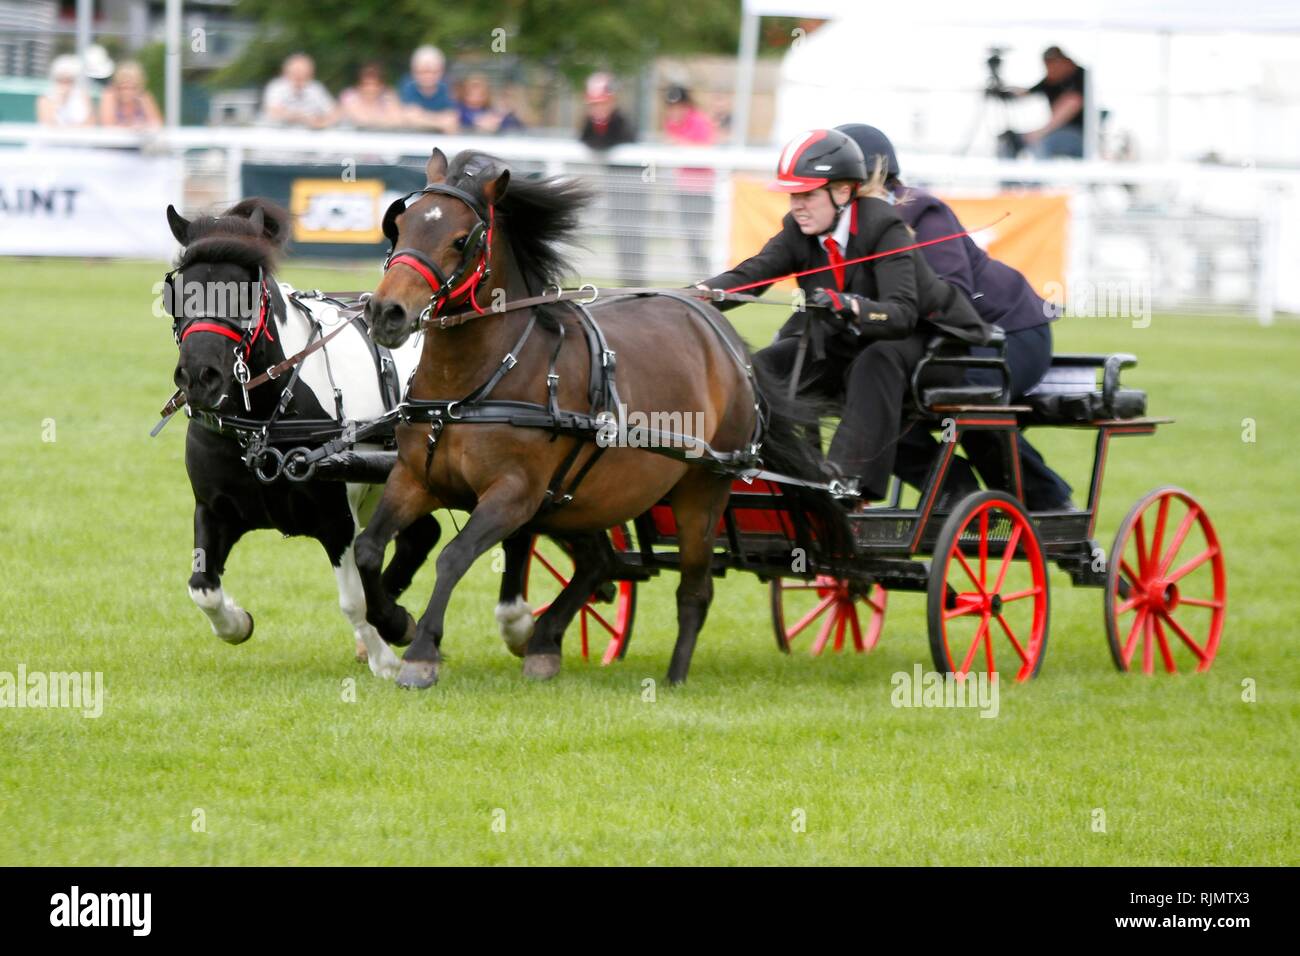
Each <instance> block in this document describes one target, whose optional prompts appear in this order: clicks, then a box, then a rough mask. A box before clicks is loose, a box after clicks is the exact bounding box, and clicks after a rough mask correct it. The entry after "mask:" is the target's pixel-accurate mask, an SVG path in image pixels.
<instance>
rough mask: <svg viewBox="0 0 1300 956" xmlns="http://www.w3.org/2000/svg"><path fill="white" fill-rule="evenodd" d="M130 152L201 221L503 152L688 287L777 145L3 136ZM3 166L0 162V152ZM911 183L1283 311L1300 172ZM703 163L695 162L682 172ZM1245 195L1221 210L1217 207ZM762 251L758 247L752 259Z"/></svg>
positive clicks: (401, 136) (1179, 284)
mask: <svg viewBox="0 0 1300 956" xmlns="http://www.w3.org/2000/svg"><path fill="white" fill-rule="evenodd" d="M6 142H7V143H14V144H21V143H45V144H51V143H59V142H63V143H68V144H79V145H101V146H111V147H122V146H129V145H134V146H137V147H138V148H141V149H144V150H147V151H150V152H165V153H168V154H170V155H174V156H176V157H177V158H178V159H179V161H180V162H181V163H182V164H183V169H184V183H185V186H184V195H183V196H179V197H164V196H160V197H159V201H160V203H161V202H165V201H173V202H178V204H179V205H181V206H182V208H184V209H185V210H187V211H188V212H189V213H194V212H198V211H204V210H213V209H216V208H218V207H221V206H222V205H224V204H228V203H230V202H232V201H234V200H235V199H237V198H239V193H240V169H241V167H242V165H243V164H244V163H245V162H246V161H248V162H251V161H254V160H256V161H257V162H259V163H265V162H282V163H314V164H326V165H332V164H338V166H339V168H340V169H342V168H344V166H345V164H347V163H349V162H353V163H358V162H379V163H383V164H404V165H414V166H422V165H423V163H424V161H425V158H426V157H427V156H428V152H429V149H430V148H431V146H433V145H435V144H436V145H438V146H440V147H441V148H442V149H443V150H444V152H446V153H447V154H448V155H452V154H454V153H455V152H456V151H458V150H460V149H466V148H475V149H483V150H486V151H488V152H492V153H494V154H496V155H498V156H501V157H502V158H504V159H507V160H509V161H510V162H511V164H512V166H513V167H514V169H515V171H516V173H517V174H523V175H527V174H529V173H544V174H565V175H573V176H580V177H582V178H583V179H584V180H585V181H587V182H589V183H590V184H591V186H592V189H593V191H594V193H595V197H596V199H595V202H594V203H593V205H592V207H591V208H590V209H589V211H588V214H587V216H588V218H587V221H586V222H585V223H584V227H583V230H582V232H583V248H582V249H580V250H577V251H576V255H577V258H578V261H579V262H580V264H581V272H582V274H583V275H584V276H585V277H589V278H592V279H598V280H600V281H605V282H610V281H617V282H625V283H629V284H641V283H656V284H683V283H686V282H689V281H692V280H695V279H699V278H702V277H705V276H707V275H710V274H713V273H715V272H720V271H723V270H724V269H725V268H727V267H728V266H729V265H730V264H731V259H732V256H733V251H732V250H731V248H730V245H731V238H730V237H731V219H732V212H733V210H732V208H731V204H732V176H733V174H734V173H737V172H740V173H766V172H768V171H770V169H771V168H772V166H773V164H774V163H775V159H776V151H775V150H774V149H771V148H757V147H750V148H743V149H736V148H725V147H724V148H697V149H684V148H680V147H673V146H666V145H658V144H645V145H641V144H633V145H628V146H622V147H619V148H617V149H615V150H611V151H610V152H609V153H607V154H602V155H599V156H598V155H596V154H593V153H592V152H591V151H589V150H587V149H586V148H585V147H583V146H582V145H581V144H579V143H576V142H567V141H563V140H556V139H546V138H536V137H527V136H521V137H510V138H485V137H456V136H450V137H441V136H440V137H437V138H434V137H431V136H426V135H415V134H405V133H392V134H388V133H363V132H355V131H347V130H328V131H321V132H307V131H290V130H272V129H265V128H256V127H254V128H225V129H216V128H180V129H174V130H167V131H161V132H159V133H156V134H152V135H145V136H144V137H143V138H142V137H141V136H140V134H136V133H130V132H126V131H119V130H105V129H101V130H83V131H63V130H46V129H40V128H37V127H32V126H27V125H19V124H0V144H3V143H6ZM0 155H2V152H0ZM903 161H904V164H905V169H906V170H907V172H908V176H907V179H908V182H909V183H916V184H919V185H926V186H929V187H930V188H932V189H934V190H935V191H937V192H940V193H943V192H944V191H945V190H957V191H960V192H962V193H964V194H967V195H969V194H971V193H972V192H975V193H980V192H983V193H987V194H989V195H996V194H998V193H999V191H1000V190H1003V189H1005V188H1006V184H1007V183H1009V182H1014V183H1015V184H1016V188H1017V189H1035V188H1048V189H1051V190H1053V191H1057V192H1060V191H1066V192H1068V193H1069V194H1070V195H1071V225H1070V237H1069V250H1070V251H1069V263H1070V264H1069V270H1068V272H1069V275H1068V281H1069V282H1071V283H1073V282H1076V281H1086V282H1093V283H1107V282H1126V283H1130V284H1136V285H1138V286H1142V285H1145V287H1146V288H1147V289H1148V294H1149V296H1150V299H1151V303H1152V305H1153V306H1154V307H1156V308H1159V309H1161V310H1183V311H1198V312H1203V311H1211V310H1216V311H1217V310H1232V311H1237V312H1245V313H1248V314H1254V315H1257V316H1258V317H1259V318H1260V319H1261V320H1262V321H1269V320H1271V318H1272V316H1273V314H1274V312H1275V311H1276V306H1277V288H1278V285H1279V282H1280V275H1279V269H1280V261H1281V248H1282V243H1281V239H1280V232H1279V229H1280V223H1281V221H1282V218H1283V216H1284V209H1285V208H1287V204H1290V207H1289V208H1291V209H1293V210H1294V209H1295V204H1296V203H1297V201H1300V175H1297V174H1295V173H1288V172H1285V171H1268V172H1266V171H1261V170H1241V169H1231V168H1222V167H1214V166H1198V165H1191V164H1169V165H1139V164H1130V165H1125V164H1113V163H1100V162H1073V161H1057V162H1047V163H1034V162H1030V161H1017V162H1011V163H1008V162H1001V161H996V160H984V159H974V158H953V157H938V156H904V157H903ZM684 164H689V165H684ZM1224 196H1229V197H1231V202H1228V203H1219V204H1214V203H1212V202H1208V201H1207V198H1210V199H1212V198H1213V197H1224ZM751 251H756V250H751Z"/></svg>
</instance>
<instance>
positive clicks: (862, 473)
mask: <svg viewBox="0 0 1300 956" xmlns="http://www.w3.org/2000/svg"><path fill="white" fill-rule="evenodd" d="M927 339H928V336H927V335H924V334H918V335H911V336H909V337H907V338H905V339H880V340H877V341H875V342H872V343H870V344H868V345H866V346H865V347H863V348H862V349H861V350H859V351H857V352H855V353H847V352H844V351H839V350H837V349H835V348H833V347H829V348H828V349H827V355H826V358H825V359H824V360H822V361H819V362H817V363H815V364H813V363H811V362H810V361H809V359H808V358H806V357H805V359H804V367H803V372H802V374H801V375H800V381H801V387H800V391H801V392H805V393H811V394H812V395H816V396H819V397H821V398H824V399H828V400H833V401H839V400H840V399H841V397H842V400H843V413H842V417H841V419H840V425H839V428H837V429H836V430H835V437H834V438H833V439H832V440H831V447H830V451H829V452H828V453H827V455H826V457H827V458H828V459H829V460H830V461H832V462H834V463H835V464H836V465H838V466H839V468H840V470H841V471H842V472H843V473H844V475H845V476H846V477H856V478H857V479H858V482H859V487H860V489H861V491H862V493H863V495H864V496H866V497H867V498H871V499H876V500H878V499H881V498H884V497H885V493H886V492H887V491H888V490H889V476H890V475H892V474H893V472H894V456H895V454H896V452H897V448H898V438H899V431H900V428H901V424H902V417H903V398H904V396H905V394H906V393H907V389H908V388H909V386H910V383H911V378H912V370H913V369H915V368H916V363H917V362H919V361H920V359H921V356H922V355H924V354H925V343H926V341H927ZM798 351H799V339H798V337H791V338H783V339H778V340H777V341H776V342H774V343H773V344H771V345H769V346H768V347H767V348H765V349H761V350H760V351H759V352H758V353H757V354H756V355H755V356H754V358H755V361H759V362H762V363H764V365H765V366H766V367H767V368H768V369H769V370H770V371H771V372H772V373H773V374H774V375H776V376H777V377H778V378H780V379H781V380H782V381H788V380H789V378H790V375H791V373H792V372H793V371H794V363H795V357H796V355H797V354H798ZM959 376H960V370H959V369H946V370H945V369H937V370H936V373H935V380H934V382H933V383H930V384H939V383H940V382H943V381H946V380H947V379H949V378H957V377H959Z"/></svg>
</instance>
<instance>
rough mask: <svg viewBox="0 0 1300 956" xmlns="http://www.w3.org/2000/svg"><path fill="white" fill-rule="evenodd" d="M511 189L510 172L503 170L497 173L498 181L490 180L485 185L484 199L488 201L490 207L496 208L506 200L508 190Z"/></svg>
mask: <svg viewBox="0 0 1300 956" xmlns="http://www.w3.org/2000/svg"><path fill="white" fill-rule="evenodd" d="M509 187H510V170H508V169H503V170H501V172H499V173H497V177H496V179H489V180H488V181H487V182H485V183H484V184H483V198H484V199H486V200H487V201H488V205H489V206H495V205H496V204H497V203H499V202H500V201H501V200H502V199H504V198H505V195H506V190H507V189H508V188H509Z"/></svg>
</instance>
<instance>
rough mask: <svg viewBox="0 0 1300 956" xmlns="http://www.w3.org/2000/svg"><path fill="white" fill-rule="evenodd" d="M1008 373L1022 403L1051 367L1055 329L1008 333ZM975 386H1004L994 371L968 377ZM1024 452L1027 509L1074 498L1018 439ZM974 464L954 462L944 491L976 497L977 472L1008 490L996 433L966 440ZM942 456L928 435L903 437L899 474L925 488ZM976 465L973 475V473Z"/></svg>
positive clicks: (914, 431)
mask: <svg viewBox="0 0 1300 956" xmlns="http://www.w3.org/2000/svg"><path fill="white" fill-rule="evenodd" d="M971 352H972V353H973V354H976V355H979V354H986V355H994V354H996V351H995V350H994V349H987V348H978V347H976V348H972V349H971ZM1006 355H1007V369H1008V371H1010V373H1011V400H1012V401H1013V402H1014V401H1018V400H1020V399H1021V398H1023V397H1024V394H1025V393H1026V392H1027V391H1029V390H1030V389H1031V388H1033V387H1034V386H1035V385H1037V384H1038V382H1039V381H1040V380H1041V379H1042V377H1043V375H1044V373H1046V372H1047V369H1048V367H1049V366H1051V364H1052V327H1051V326H1050V325H1038V326H1035V327H1034V328H1032V329H1022V330H1021V331H1018V332H1008V333H1007V352H1006ZM966 381H967V382H968V383H969V384H971V385H1001V384H1002V378H1001V376H1000V375H999V374H998V373H997V372H995V371H993V370H991V369H972V370H971V371H969V372H967V373H966ZM1016 442H1017V445H1018V448H1019V452H1020V470H1021V474H1022V477H1023V480H1024V489H1025V503H1026V504H1027V505H1028V507H1029V509H1030V510H1031V511H1043V510H1047V509H1050V508H1055V507H1057V506H1058V505H1060V504H1061V503H1062V502H1064V501H1065V500H1066V499H1068V498H1069V497H1070V492H1071V488H1070V486H1069V484H1067V483H1066V481H1065V479H1064V478H1062V477H1061V476H1060V475H1058V474H1057V473H1056V472H1055V471H1053V470H1052V469H1051V468H1049V467H1048V466H1047V462H1045V461H1043V456H1042V455H1040V454H1039V453H1038V449H1036V448H1034V446H1033V445H1031V444H1029V442H1028V441H1027V440H1026V439H1025V436H1024V434H1023V433H1021V432H1017V434H1016ZM962 448H963V449H965V451H966V455H967V457H969V459H970V464H968V463H966V462H965V461H962V460H961V459H960V458H954V459H953V464H952V466H951V468H950V470H949V474H948V478H947V480H946V482H945V486H946V487H948V488H951V489H954V490H956V491H958V492H962V491H974V490H975V489H977V488H978V487H979V480H978V479H977V478H976V477H975V471H978V472H979V474H980V475H981V476H982V477H983V478H984V482H985V484H987V485H988V486H989V487H990V488H999V489H1002V490H1004V491H1009V490H1010V489H1006V488H1003V487H1002V486H1003V485H1004V484H1005V481H1004V480H1003V469H1002V457H1003V456H1002V442H1001V439H1000V438H999V437H998V436H997V435H996V434H994V433H992V432H968V433H967V434H965V435H963V436H962ZM938 452H939V443H938V441H937V440H936V439H935V437H934V436H933V435H932V434H930V432H929V430H928V429H925V428H921V427H919V426H913V427H912V428H910V429H908V431H907V433H906V434H905V435H903V436H902V438H901V439H900V443H899V452H898V457H897V463H896V466H895V474H897V475H898V477H899V478H901V479H903V480H904V481H906V482H907V483H908V484H909V485H912V486H913V487H917V488H919V487H921V486H922V485H923V484H924V483H925V479H926V476H927V474H928V473H929V470H930V464H931V462H932V461H934V458H935V456H936V455H937V454H938ZM971 465H974V466H975V468H974V470H972V469H971Z"/></svg>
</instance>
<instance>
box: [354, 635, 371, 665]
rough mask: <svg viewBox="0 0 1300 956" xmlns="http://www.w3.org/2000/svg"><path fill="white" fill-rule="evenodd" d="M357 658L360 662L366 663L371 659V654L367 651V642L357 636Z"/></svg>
mask: <svg viewBox="0 0 1300 956" xmlns="http://www.w3.org/2000/svg"><path fill="white" fill-rule="evenodd" d="M356 659H357V663H358V664H364V663H366V662H367V661H368V660H370V655H369V654H368V653H367V652H366V642H365V641H363V640H362V639H361V638H359V637H358V638H357V651H356Z"/></svg>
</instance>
